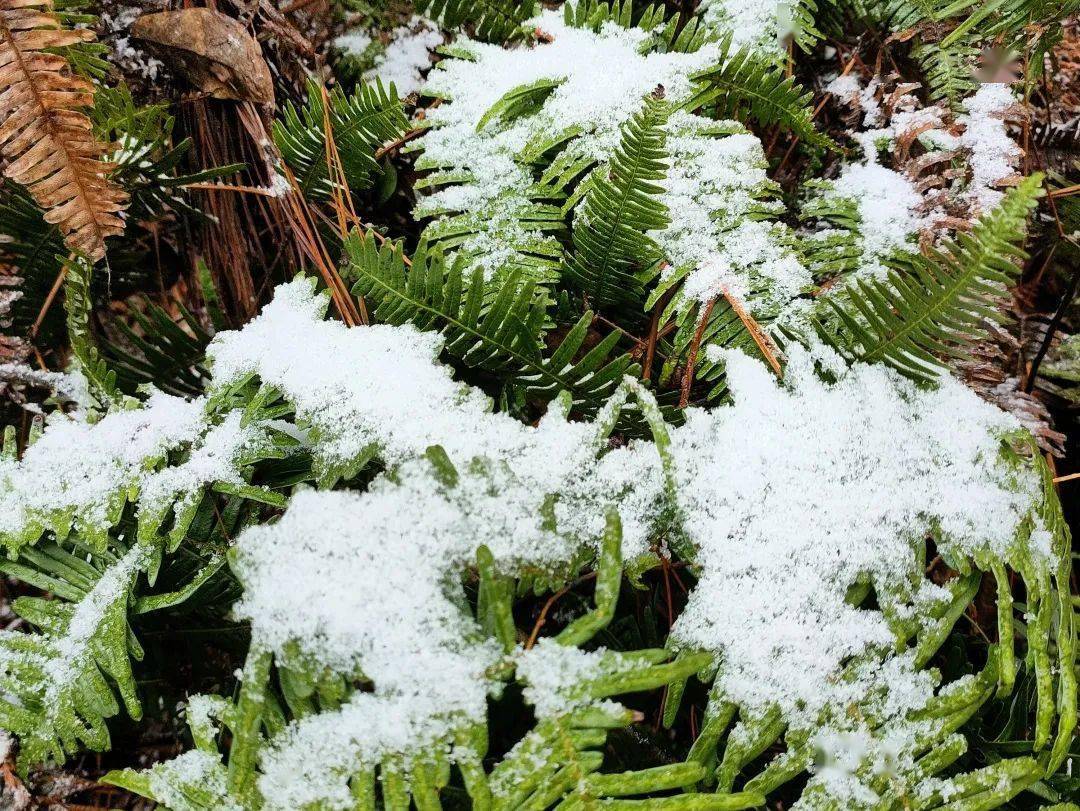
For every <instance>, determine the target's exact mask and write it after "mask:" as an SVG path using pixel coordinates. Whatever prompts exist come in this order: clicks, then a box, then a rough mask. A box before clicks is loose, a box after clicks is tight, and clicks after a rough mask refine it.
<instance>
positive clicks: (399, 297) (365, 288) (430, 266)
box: [345, 233, 635, 411]
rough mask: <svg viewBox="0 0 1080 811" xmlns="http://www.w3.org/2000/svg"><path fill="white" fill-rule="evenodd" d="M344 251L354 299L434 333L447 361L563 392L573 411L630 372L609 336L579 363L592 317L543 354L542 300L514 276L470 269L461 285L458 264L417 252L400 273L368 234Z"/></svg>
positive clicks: (390, 254) (526, 386)
mask: <svg viewBox="0 0 1080 811" xmlns="http://www.w3.org/2000/svg"><path fill="white" fill-rule="evenodd" d="M345 251H346V253H347V255H348V256H349V260H350V264H349V268H348V275H349V276H350V277H355V278H356V282H355V284H354V286H353V294H354V295H357V296H361V297H363V298H364V299H366V300H367V302H368V303H369V305H373V306H374V314H375V317H376V318H377V319H378V320H379V321H383V322H386V323H390V324H403V323H412V324H415V325H416V326H417V327H418V328H420V329H437V330H439V331H441V332H442V333H443V335H444V336H446V339H447V342H446V351H447V352H448V353H449V354H450V355H451V356H453V357H455V358H457V359H459V360H460V361H461V362H462V363H463V364H465V365H466V366H472V367H478V368H481V369H484V370H486V371H489V372H493V373H497V374H500V375H502V376H505V377H506V378H508V380H509V381H510V383H511V385H513V386H515V387H520V389H521V390H522V391H523V392H525V393H527V394H529V395H531V396H534V397H538V398H541V399H544V400H550V399H552V398H553V397H555V395H556V394H558V393H559V392H560V391H567V392H570V393H571V395H572V397H573V402H574V404H575V405H576V406H578V407H581V408H583V409H585V410H586V411H595V410H596V409H597V408H598V407H599V406H600V404H601V403H602V402H603V401H604V399H605V398H606V397H608V396H609V395H610V394H611V392H612V391H613V390H614V388H615V387H616V386H617V385H618V383H619V381H620V380H622V377H623V375H625V374H633V373H634V372H635V367H634V366H633V365H632V363H631V361H630V358H629V357H628V356H626V355H620V356H617V357H615V358H611V353H612V352H613V350H614V349H615V346H616V344H617V343H618V339H619V335H618V333H615V332H612V333H610V334H609V335H608V336H607V337H606V338H604V339H603V340H602V341H600V342H599V343H597V344H596V345H595V346H593V347H592V348H591V349H589V350H588V351H587V352H585V353H584V355H581V356H580V357H579V355H580V354H581V351H582V349H583V347H584V346H585V342H586V338H587V336H588V334H589V329H590V327H591V325H592V323H593V314H592V313H591V312H587V313H584V314H583V315H582V316H581V318H580V319H578V321H577V322H576V323H575V324H574V325H573V326H572V327H571V329H570V330H569V331H568V332H567V333H566V334H565V335H564V336H563V338H562V340H561V342H560V343H559V344H558V346H557V347H556V348H555V349H554V350H553V351H550V352H545V351H544V349H543V343H542V337H543V336H542V332H543V330H544V329H545V326H546V322H547V314H546V306H545V298H544V296H543V295H542V294H539V293H538V292H537V289H536V285H535V284H534V283H531V282H529V281H526V280H524V279H522V277H521V276H520V275H513V274H511V275H510V276H509V277H507V278H506V279H505V280H500V281H499V283H498V285H488V284H486V283H485V281H484V277H483V273H482V272H481V271H480V270H474V271H473V272H472V273H471V276H470V277H469V278H468V279H466V278H465V265H466V262H465V261H464V258H463V257H460V256H459V257H458V258H457V259H456V260H455V261H452V262H449V263H448V262H447V261H446V260H445V259H444V258H443V256H442V254H441V253H439V252H438V251H435V252H431V253H427V252H421V253H418V254H416V255H415V256H414V257H413V262H412V266H411V267H409V268H408V269H407V270H406V268H405V263H404V256H403V254H402V252H401V249H400V248H391V247H389V246H385V247H383V248H382V249H381V250H380V249H378V248H377V247H376V245H375V238H374V235H372V234H370V233H369V234H368V235H366V236H364V235H361V234H359V233H354V234H353V235H352V236H350V238H349V239H348V240H346V242H345ZM545 355H546V356H545Z"/></svg>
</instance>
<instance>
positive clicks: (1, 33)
mask: <svg viewBox="0 0 1080 811" xmlns="http://www.w3.org/2000/svg"><path fill="white" fill-rule="evenodd" d="M51 12H52V0H0V155H2V156H3V159H4V163H5V166H4V174H5V175H6V176H7V177H9V178H11V179H12V180H14V181H15V182H16V183H20V184H22V185H23V186H25V187H26V188H27V190H28V191H29V192H30V194H31V195H32V196H33V198H34V200H35V201H36V202H37V204H38V205H39V206H41V207H42V208H43V209H44V210H45V219H46V220H47V221H48V222H50V223H53V224H55V225H56V226H58V227H59V228H60V230H61V232H62V233H63V235H64V241H65V243H66V244H67V246H68V247H69V248H71V249H72V250H74V251H80V252H82V253H84V254H86V255H87V256H89V257H91V258H92V259H100V258H101V257H102V256H104V255H105V238H106V237H109V236H115V235H116V234H119V233H121V232H122V231H123V230H124V221H123V219H121V217H120V216H119V212H120V211H122V210H123V209H124V208H125V207H126V205H127V199H128V197H127V193H126V192H125V191H124V190H123V189H121V188H120V187H118V186H116V185H115V184H113V183H112V182H110V181H109V179H108V177H107V173H108V171H109V170H110V168H111V164H109V163H106V162H104V161H103V160H102V159H101V158H102V155H103V153H104V151H105V148H104V147H103V146H102V145H101V144H99V143H98V142H97V141H96V140H95V138H94V135H93V132H92V130H91V125H90V119H89V118H88V117H87V116H86V115H85V114H84V113H83V112H82V108H85V107H90V106H92V105H93V103H94V86H93V85H92V84H91V83H90V82H89V81H87V80H86V79H83V78H81V77H79V76H76V75H74V74H73V73H72V72H71V68H70V66H69V65H68V62H67V60H66V59H64V57H62V56H60V55H58V54H57V53H54V52H51V49H57V48H63V47H66V46H69V45H74V44H76V43H79V42H85V41H87V40H89V39H92V38H93V33H92V32H90V31H84V30H66V29H64V28H62V27H61V26H60V23H59V21H58V19H57V17H56V15H55V14H53V13H51Z"/></svg>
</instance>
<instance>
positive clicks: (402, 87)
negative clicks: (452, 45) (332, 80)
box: [334, 16, 444, 98]
mask: <svg viewBox="0 0 1080 811" xmlns="http://www.w3.org/2000/svg"><path fill="white" fill-rule="evenodd" d="M443 40H444V38H443V35H442V32H441V31H440V30H439V27H438V25H436V24H435V23H434V22H432V21H431V20H428V19H426V18H424V17H417V16H414V17H413V18H412V19H411V20H410V21H409V22H408V24H406V25H402V26H399V27H397V28H395V29H394V30H393V31H391V32H390V43H389V45H387V46H386V49H385V51H383V52H382V53H379V54H377V55H376V56H375V64H374V66H373V67H372V68H371V70H368V71H366V72H365V73H364V79H366V80H368V81H370V80H372V79H374V78H376V77H378V78H379V79H381V80H382V83H383V84H384V85H389V84H390V83H391V82H392V83H393V84H394V86H395V87H396V88H397V93H398V96H400V97H401V98H405V96H408V95H410V94H411V93H415V92H416V91H417V90H419V89H420V88H421V87H423V85H424V78H423V74H425V73H426V72H427V71H428V69H429V68H430V67H431V53H432V51H434V50H435V48H437V47H438V46H439V45H442V43H443ZM334 45H335V46H336V47H338V48H340V49H341V50H343V51H345V52H346V53H348V54H350V55H353V56H364V55H366V54H367V52H368V51H369V49H371V46H372V39H371V36H370V35H369V34H368V33H367V32H366V31H351V32H349V33H347V34H343V35H342V36H340V37H338V38H337V39H335V40H334Z"/></svg>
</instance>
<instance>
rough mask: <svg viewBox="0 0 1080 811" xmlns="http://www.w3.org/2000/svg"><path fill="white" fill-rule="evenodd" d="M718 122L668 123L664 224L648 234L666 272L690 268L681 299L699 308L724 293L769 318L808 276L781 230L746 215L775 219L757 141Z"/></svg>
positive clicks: (686, 119)
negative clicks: (667, 266) (770, 215)
mask: <svg viewBox="0 0 1080 811" xmlns="http://www.w3.org/2000/svg"><path fill="white" fill-rule="evenodd" d="M721 126H724V127H726V128H727V129H728V130H729V131H730V133H731V134H726V135H724V134H720V135H716V134H713V133H715V132H716V130H717V129H718V126H717V123H716V122H713V121H708V120H706V119H703V118H700V117H698V116H693V115H689V114H687V113H682V112H680V113H676V114H675V115H674V116H672V119H671V121H670V122H669V124H668V130H669V133H670V134H669V136H668V138H667V151H668V154H669V156H670V168H669V169H668V173H667V177H666V178H665V179H664V180H662V181H661V182H660V185H661V186H662V187H663V193H662V194H661V196H660V200H661V202H663V203H664V205H665V206H666V207H667V210H668V212H669V214H670V217H671V224H670V225H669V226H668V227H666V228H664V229H662V230H658V231H651V232H649V235H650V236H651V237H653V238H654V239H655V240H656V241H657V243H658V244H659V245H660V247H661V248H662V249H663V251H664V254H665V256H666V257H667V260H668V262H669V263H670V270H669V271H668V272H669V273H672V272H675V271H678V270H680V269H682V268H684V267H691V268H692V269H693V270H692V271H691V273H690V274H689V275H688V276H687V278H686V280H685V282H684V283H683V288H682V293H681V294H682V295H683V296H684V297H685V298H687V299H690V300H696V301H699V302H701V303H703V304H704V303H706V302H708V301H710V300H712V299H715V298H717V297H719V296H723V295H730V296H734V297H736V298H738V299H740V300H741V301H745V302H748V303H749V304H750V309H751V312H752V313H754V314H755V315H759V316H760V315H767V314H772V315H775V314H776V312H777V311H778V310H779V309H780V308H782V307H783V306H784V305H786V304H787V303H788V302H789V301H791V299H793V298H795V296H797V295H798V294H799V292H800V290H801V289H802V288H804V287H807V286H809V285H810V283H811V281H812V280H811V277H810V274H809V272H808V271H807V270H806V268H804V267H803V266H802V264H801V263H800V262H799V260H798V258H797V257H796V256H795V254H794V252H793V251H792V250H791V249H790V248H789V247H787V246H786V245H785V244H784V241H785V239H787V238H789V237H790V234H789V232H788V229H787V228H786V227H785V226H783V225H781V224H779V223H777V222H771V221H769V220H764V219H757V218H754V217H752V216H751V215H761V214H763V213H766V212H768V213H774V214H775V213H778V212H779V211H781V210H782V209H783V205H782V204H778V203H775V202H773V201H770V200H768V199H766V193H767V192H768V191H769V190H770V189H771V188H772V185H771V182H770V180H769V178H768V176H767V175H766V173H765V170H766V168H767V162H766V160H765V153H764V150H763V149H762V147H761V142H760V141H759V140H758V139H757V137H756V136H754V135H751V134H750V133H749V132H746V131H745V130H743V128H742V127H741V126H740V125H738V124H736V123H735V122H727V123H726V124H722V125H721Z"/></svg>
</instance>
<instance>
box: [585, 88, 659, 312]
mask: <svg viewBox="0 0 1080 811" xmlns="http://www.w3.org/2000/svg"><path fill="white" fill-rule="evenodd" d="M669 114H670V109H669V106H668V105H667V104H666V103H664V101H663V100H662V98H658V97H655V96H650V97H648V98H647V99H646V100H645V105H644V107H643V108H642V110H641V111H640V112H639V113H637V114H636V115H635V116H634V117H633V118H632V119H631V120H630V121H628V122H627V123H626V124H625V125H624V126H623V127H622V131H621V138H620V141H619V146H618V148H617V149H616V150H615V153H614V154H613V155H612V157H611V161H610V163H609V164H608V165H607V166H605V167H601V168H600V169H599V170H597V171H596V172H594V174H593V175H592V176H591V177H590V181H589V183H588V190H587V191H586V192H585V196H584V199H583V200H582V202H581V204H580V206H579V207H578V209H577V211H576V212H575V214H574V228H573V234H572V238H573V249H572V251H571V252H570V254H569V256H568V257H567V260H566V269H565V275H566V278H567V280H568V281H570V282H571V283H572V284H574V286H576V287H577V288H578V289H579V290H581V291H582V292H583V293H585V295H586V296H587V297H588V298H589V301H591V302H592V303H593V304H594V305H595V306H597V307H611V308H618V309H627V310H633V311H634V312H640V307H641V303H642V301H643V299H644V293H645V283H646V281H647V279H648V277H649V276H650V275H651V274H652V273H653V271H654V268H655V266H656V264H657V263H658V262H659V261H660V259H661V255H660V251H659V249H658V248H657V246H656V245H655V243H653V241H652V240H651V239H649V238H648V237H647V236H646V232H648V231H652V230H656V229H660V228H664V227H665V226H666V225H667V224H668V222H669V220H668V215H667V211H666V210H665V208H664V205H663V203H661V202H660V201H659V199H657V198H658V196H659V194H660V193H661V191H662V189H661V187H660V186H658V185H657V181H659V180H662V179H663V178H664V175H665V173H666V171H667V164H666V162H665V157H666V152H665V149H664V143H665V140H666V133H665V131H664V124H665V122H666V121H667V118H668V115H669Z"/></svg>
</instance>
